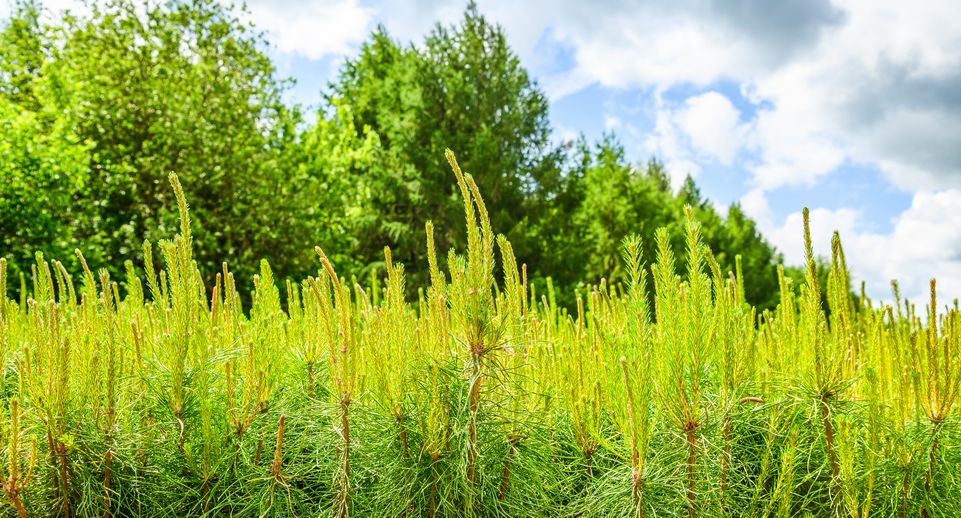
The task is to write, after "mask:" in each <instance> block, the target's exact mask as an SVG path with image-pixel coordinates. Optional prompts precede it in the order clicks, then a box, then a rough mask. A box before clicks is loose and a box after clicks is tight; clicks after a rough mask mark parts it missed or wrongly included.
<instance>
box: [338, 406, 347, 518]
mask: <svg viewBox="0 0 961 518" xmlns="http://www.w3.org/2000/svg"><path fill="white" fill-rule="evenodd" d="M349 413H350V398H349V397H344V398H343V399H341V400H340V427H341V430H342V432H343V440H344V451H343V459H342V462H343V464H342V465H341V469H342V470H343V477H342V478H341V480H340V498H341V501H340V508H339V509H338V513H337V515H338V516H339V518H347V516H348V514H349V510H350V420H349V419H348V416H349Z"/></svg>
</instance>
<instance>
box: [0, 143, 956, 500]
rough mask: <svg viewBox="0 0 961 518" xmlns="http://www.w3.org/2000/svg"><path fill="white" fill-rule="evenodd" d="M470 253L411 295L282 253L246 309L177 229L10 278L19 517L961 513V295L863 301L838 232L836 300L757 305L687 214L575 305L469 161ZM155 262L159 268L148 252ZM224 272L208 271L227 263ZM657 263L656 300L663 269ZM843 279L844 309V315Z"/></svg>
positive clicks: (809, 293)
mask: <svg viewBox="0 0 961 518" xmlns="http://www.w3.org/2000/svg"><path fill="white" fill-rule="evenodd" d="M448 159H449V161H450V163H451V166H452V169H453V171H454V174H455V179H456V181H457V184H458V185H459V187H460V191H461V194H462V196H463V200H464V211H465V218H466V224H467V229H468V232H467V251H466V253H464V254H458V253H456V252H454V251H451V252H450V253H449V255H448V261H447V262H446V264H447V265H448V267H447V268H446V269H445V270H442V269H441V268H440V266H439V264H440V261H438V259H437V253H438V251H436V250H434V242H433V228H432V226H431V225H430V224H428V225H427V228H426V236H427V243H428V255H429V261H430V271H431V283H430V285H429V286H426V287H422V289H420V290H419V291H418V293H419V295H418V297H417V299H416V300H405V296H404V294H405V293H406V292H407V288H406V286H405V282H404V268H403V265H401V264H398V263H395V262H394V261H393V260H392V257H391V251H390V250H389V249H387V250H385V264H386V271H385V272H384V275H383V276H382V277H381V278H377V279H375V280H374V282H373V283H372V285H369V286H361V285H359V284H358V283H356V282H355V281H354V280H352V279H346V278H342V277H341V276H339V275H338V273H337V265H336V264H333V263H331V261H330V260H329V259H328V256H327V255H326V254H325V253H324V251H323V250H322V249H321V248H317V249H316V251H317V257H318V268H317V273H316V275H314V276H311V277H309V278H307V279H305V280H302V281H300V282H295V281H290V280H284V281H280V280H278V279H275V278H274V277H273V274H272V272H271V269H270V266H269V265H268V264H267V263H266V262H263V263H262V264H261V268H260V274H259V275H258V276H257V277H256V278H255V280H254V294H253V297H252V299H253V302H252V306H251V307H250V308H243V307H241V303H240V297H239V295H238V291H237V286H236V284H235V280H234V277H233V275H232V274H231V273H230V269H229V266H228V265H226V264H224V265H223V269H222V271H220V272H200V271H198V269H197V266H196V263H195V261H194V259H193V256H192V247H191V221H190V218H189V212H188V209H187V202H186V197H185V194H184V192H183V189H182V188H181V186H180V183H179V182H178V180H177V178H176V176H173V175H171V177H170V180H171V185H172V188H173V191H174V194H175V195H176V198H177V202H178V204H179V209H180V232H179V234H178V235H177V236H175V237H174V238H173V239H172V240H170V241H164V242H160V243H149V242H147V243H144V257H145V266H144V268H143V270H142V271H139V270H137V269H135V268H134V266H133V264H132V263H130V262H128V263H127V265H126V271H127V275H126V277H125V278H124V279H111V278H110V277H109V276H108V275H107V273H106V272H105V271H97V272H94V271H92V270H91V269H90V268H89V267H88V266H87V263H86V262H85V261H84V260H83V255H82V254H81V253H80V252H79V251H78V252H77V254H78V258H79V259H80V263H81V264H82V265H83V271H80V272H69V271H67V269H66V268H64V266H63V265H62V263H61V262H60V261H57V260H52V259H48V258H45V257H43V256H41V255H37V258H36V263H35V264H34V265H33V267H32V276H31V278H30V279H26V278H20V279H12V280H8V279H7V278H6V266H7V265H6V263H5V262H4V260H3V259H0V293H7V289H6V287H7V283H8V282H19V283H20V284H21V285H22V286H23V289H22V290H21V293H23V297H22V299H21V300H19V301H15V300H9V299H7V298H6V297H0V360H2V364H0V366H2V368H3V371H2V378H0V399H2V405H0V407H2V411H0V423H2V426H0V429H2V436H3V444H4V446H3V448H2V450H0V458H2V459H0V460H2V465H3V466H4V468H3V469H2V474H0V483H2V496H3V499H4V500H5V502H6V504H7V505H6V507H5V509H4V511H3V512H4V513H5V514H6V515H10V516H20V517H24V516H64V517H67V516H71V515H73V516H95V515H96V516H104V517H110V516H164V515H179V516H184V515H211V516H320V515H331V516H336V517H347V516H428V517H445V516H463V517H475V516H476V517H480V516H505V517H506V516H605V517H653V516H687V517H695V516H757V517H766V516H772V517H773V516H779V517H780V516H851V517H856V518H863V517H866V516H869V515H872V514H873V515H878V516H902V517H906V516H950V515H952V514H953V513H954V511H955V510H956V509H958V508H959V505H961V441H959V426H958V424H959V419H958V398H959V390H961V358H959V350H961V349H959V341H961V329H959V326H961V312H959V308H958V303H957V301H955V302H954V303H953V305H952V306H950V307H948V306H945V307H939V306H938V299H937V292H936V285H935V283H934V281H933V280H932V281H931V298H930V302H929V303H928V305H927V307H926V308H923V309H919V308H916V307H915V306H914V305H912V304H911V303H909V302H906V301H903V300H902V299H901V297H900V294H899V293H898V289H897V285H896V284H895V285H894V300H895V302H894V304H892V305H875V304H874V303H872V301H870V300H869V299H867V298H866V297H864V296H863V288H862V296H860V297H854V296H852V291H851V286H850V279H849V273H848V271H847V266H846V263H845V257H844V251H843V249H842V247H841V242H840V239H839V238H837V236H835V239H834V241H833V246H832V251H831V252H832V260H831V263H830V273H829V276H828V278H829V282H828V285H827V291H828V292H827V293H826V294H824V295H826V297H822V293H820V288H819V287H818V282H817V278H818V277H817V271H816V269H817V267H818V266H817V265H818V263H817V262H816V261H815V260H814V251H813V250H812V247H811V242H810V234H809V232H808V227H807V213H806V212H805V227H804V229H803V231H804V234H803V235H804V239H805V245H806V251H807V259H808V261H807V263H808V264H807V265H808V268H807V279H806V282H805V283H804V284H803V285H801V286H797V287H795V286H792V284H791V282H790V280H789V279H787V278H786V277H785V276H784V275H783V274H782V275H781V277H780V291H781V293H780V299H781V304H780V306H779V307H778V308H777V309H775V310H773V311H766V312H764V313H761V314H758V312H757V311H756V310H755V309H754V308H753V307H751V306H750V305H748V304H747V303H746V302H745V299H744V284H745V283H746V282H750V279H744V278H742V275H741V273H740V268H738V269H737V270H738V271H734V272H724V271H721V270H720V268H719V267H718V264H717V262H716V261H715V260H714V258H713V256H712V253H711V251H710V250H709V249H708V248H707V247H706V246H705V244H704V242H703V240H702V238H701V235H700V230H699V224H698V222H697V221H696V220H695V219H694V217H693V215H692V213H691V212H690V211H689V212H688V220H687V226H686V235H685V236H684V237H685V239H686V243H687V253H686V254H685V257H684V258H683V261H678V258H675V257H674V256H673V254H672V252H671V247H670V239H671V237H670V236H669V235H668V233H667V231H665V230H662V231H660V232H659V233H658V234H657V243H655V245H656V246H655V248H656V250H657V255H656V257H654V258H652V259H653V260H654V261H653V264H652V266H651V267H650V268H648V267H647V266H646V263H645V261H646V260H647V259H651V258H643V257H641V256H640V251H641V250H642V246H641V243H640V241H639V239H638V238H636V237H628V238H627V239H626V240H625V241H624V261H625V264H626V266H627V271H628V272H629V276H628V281H627V282H626V283H625V284H623V285H620V284H619V285H610V284H607V283H606V282H603V281H602V282H601V283H600V284H598V285H596V286H592V287H590V288H589V289H586V290H584V291H583V292H581V293H579V294H578V295H577V306H576V309H574V310H572V311H570V312H568V311H567V310H565V309H564V308H561V307H559V306H558V304H556V302H555V297H556V294H555V293H554V292H553V289H552V288H550V287H548V289H547V290H546V292H543V293H537V292H535V289H534V287H533V285H531V284H530V283H528V282H527V271H526V267H525V266H524V265H518V264H517V261H516V259H515V257H514V253H513V251H512V249H511V246H510V243H509V242H508V241H507V239H506V238H504V237H503V236H497V235H495V234H494V229H492V228H491V226H490V223H489V217H488V214H487V209H486V207H485V205H484V202H483V199H482V197H481V193H480V192H479V190H478V188H477V186H476V184H475V183H474V181H473V180H472V178H471V177H470V176H469V175H466V174H463V173H462V172H461V171H460V169H459V168H458V166H457V163H456V160H455V159H454V157H453V154H450V153H449V154H448ZM157 252H159V257H161V258H162V262H157V263H155V254H156V253H157ZM211 274H212V275H213V277H211ZM649 283H653V286H654V288H655V290H654V293H655V296H654V297H653V299H649V298H648V296H647V293H648V290H647V289H646V285H648V284H649ZM822 299H823V300H827V301H828V305H827V306H826V307H825V306H823V305H822Z"/></svg>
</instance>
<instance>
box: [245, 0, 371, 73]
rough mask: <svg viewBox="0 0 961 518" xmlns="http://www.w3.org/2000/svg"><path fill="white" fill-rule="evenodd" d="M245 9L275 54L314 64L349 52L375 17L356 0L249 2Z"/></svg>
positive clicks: (265, 0) (369, 9) (263, 0)
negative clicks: (263, 31) (304, 58)
mask: <svg viewBox="0 0 961 518" xmlns="http://www.w3.org/2000/svg"><path fill="white" fill-rule="evenodd" d="M248 8H249V10H250V13H249V15H250V20H251V21H252V22H254V24H256V25H257V27H258V28H260V29H263V30H265V31H266V32H267V33H268V37H269V38H270V41H271V42H272V43H273V44H274V45H276V46H277V50H279V51H280V52H281V53H286V54H295V55H300V56H303V57H306V58H308V59H315V60H316V59H321V58H324V57H327V56H331V55H334V56H340V55H344V54H347V53H349V52H351V51H352V50H353V49H354V48H355V47H356V46H357V45H358V44H360V43H361V42H362V41H363V40H364V38H366V37H367V35H368V33H369V31H370V29H371V24H372V22H373V18H374V14H375V12H374V10H373V9H371V8H369V7H364V6H362V5H360V3H358V2H357V0H312V1H310V2H293V1H280V2H277V1H273V0H271V1H267V0H253V1H251V2H250V3H248Z"/></svg>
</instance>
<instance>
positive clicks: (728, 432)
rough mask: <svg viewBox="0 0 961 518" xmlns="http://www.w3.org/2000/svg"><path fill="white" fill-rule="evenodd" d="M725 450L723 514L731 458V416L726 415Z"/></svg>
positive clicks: (722, 483)
mask: <svg viewBox="0 0 961 518" xmlns="http://www.w3.org/2000/svg"><path fill="white" fill-rule="evenodd" d="M722 434H723V441H724V452H723V453H722V454H721V515H722V516H724V515H726V514H727V471H728V464H729V463H730V459H731V418H730V417H727V416H725V417H724V428H723V431H722Z"/></svg>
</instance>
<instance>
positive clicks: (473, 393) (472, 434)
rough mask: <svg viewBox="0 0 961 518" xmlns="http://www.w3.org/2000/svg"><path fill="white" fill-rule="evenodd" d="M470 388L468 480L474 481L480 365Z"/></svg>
mask: <svg viewBox="0 0 961 518" xmlns="http://www.w3.org/2000/svg"><path fill="white" fill-rule="evenodd" d="M475 368H476V371H475V374H474V382H473V383H472V384H471V389H470V418H469V420H468V423H467V440H468V444H467V481H468V482H470V483H472V484H473V483H474V479H475V461H476V459H477V409H478V408H479V407H480V385H481V379H480V367H479V366H476V367H475Z"/></svg>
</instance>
